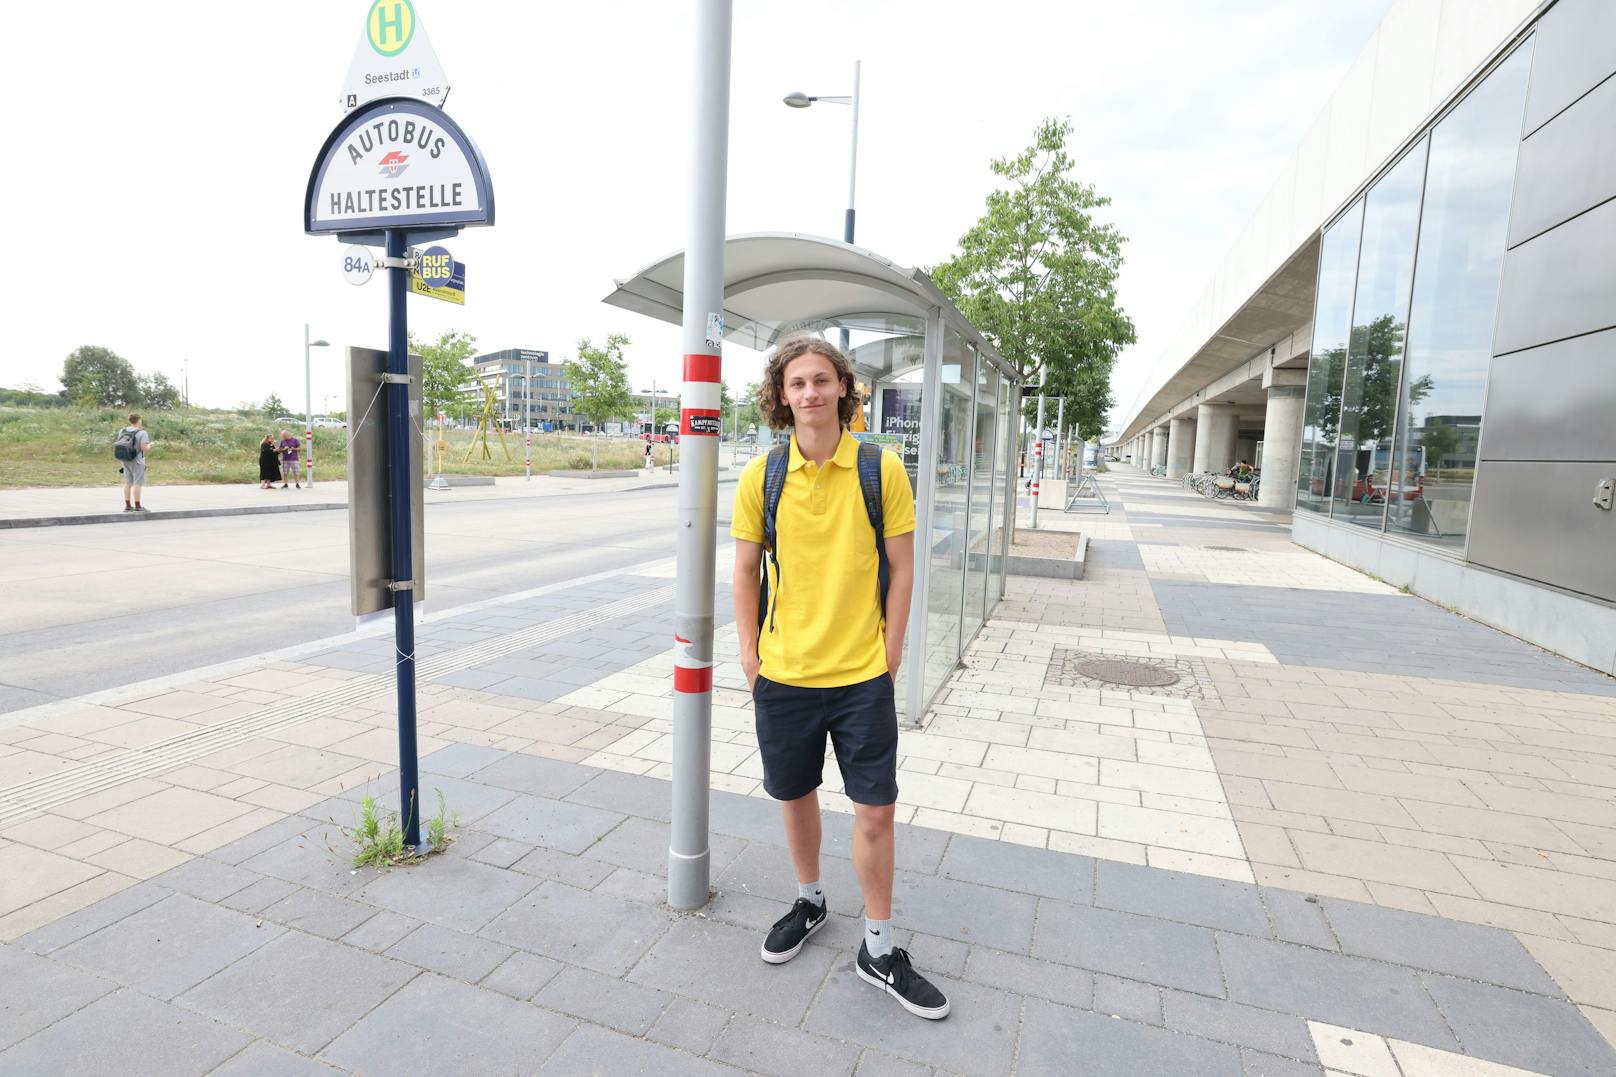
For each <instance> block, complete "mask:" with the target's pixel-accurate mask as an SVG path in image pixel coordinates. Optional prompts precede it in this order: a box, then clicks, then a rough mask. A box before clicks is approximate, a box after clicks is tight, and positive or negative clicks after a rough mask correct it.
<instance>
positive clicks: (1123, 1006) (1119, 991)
mask: <svg viewBox="0 0 1616 1077" xmlns="http://www.w3.org/2000/svg"><path fill="white" fill-rule="evenodd" d="M1094 1011H1095V1012H1096V1013H1103V1014H1105V1015H1107V1016H1109V1017H1121V1018H1123V1019H1124V1020H1127V1021H1137V1022H1139V1023H1140V1024H1143V1025H1159V1024H1161V1023H1162V999H1161V989H1160V988H1158V987H1157V986H1156V985H1155V984H1147V983H1140V982H1139V981H1138V980H1124V979H1121V978H1119V977H1116V976H1106V975H1103V974H1102V975H1099V976H1096V977H1095V978H1094Z"/></svg>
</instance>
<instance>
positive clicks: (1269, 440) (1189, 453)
mask: <svg viewBox="0 0 1616 1077" xmlns="http://www.w3.org/2000/svg"><path fill="white" fill-rule="evenodd" d="M1613 74H1616V4H1612V3H1611V2H1610V0H1558V2H1552V0H1398V2H1397V3H1396V4H1394V5H1393V6H1392V8H1391V10H1390V11H1389V12H1388V14H1387V16H1386V18H1385V20H1384V21H1383V22H1382V23H1381V25H1380V27H1379V28H1378V29H1377V30H1376V32H1375V34H1374V36H1373V37H1372V38H1371V39H1370V41H1369V43H1368V45H1367V46H1366V47H1365V48H1364V50H1363V52H1362V54H1361V55H1360V56H1359V57H1358V59H1357V60H1356V61H1355V62H1354V63H1353V65H1352V67H1351V68H1350V69H1349V70H1348V72H1347V75H1346V77H1345V78H1344V79H1343V80H1342V82H1341V85H1340V87H1339V88H1338V89H1337V90H1336V92H1335V94H1334V96H1333V97H1331V99H1330V102H1329V104H1328V105H1327V106H1326V108H1325V110H1324V112H1323V113H1322V114H1321V115H1320V116H1319V118H1318V120H1317V121H1315V123H1314V124H1313V126H1312V127H1311V128H1310V129H1309V131H1308V133H1307V135H1306V137H1305V138H1304V139H1303V141H1302V144H1301V146H1300V147H1299V148H1298V149H1297V151H1296V153H1295V154H1294V155H1293V156H1292V157H1291V159H1290V160H1289V161H1288V162H1287V163H1286V165H1285V167H1284V168H1283V169H1282V170H1281V172H1280V174H1279V176H1278V178H1277V179H1276V181H1275V183H1274V186H1273V188H1272V189H1271V190H1270V191H1269V193H1268V196H1267V198H1266V199H1265V200H1264V201H1263V203H1262V205H1261V207H1260V208H1259V209H1258V211H1257V213H1256V214H1255V215H1254V216H1253V217H1252V219H1251V221H1250V222H1249V223H1248V224H1247V226H1246V228H1245V230H1244V231H1243V232H1242V233H1241V234H1240V237H1239V239H1238V240H1237V241H1236V242H1235V245H1234V247H1233V248H1232V249H1231V251H1230V252H1229V255H1228V257H1227V259H1226V260H1225V262H1224V264H1223V265H1222V266H1221V267H1220V268H1219V269H1218V271H1217V272H1216V273H1215V274H1214V276H1213V279H1212V281H1211V283H1210V284H1209V285H1208V287H1207V289H1206V291H1205V292H1204V293H1203V294H1202V295H1201V297H1200V298H1199V299H1198V300H1197V301H1196V303H1195V304H1194V306H1193V307H1191V308H1190V310H1189V311H1188V312H1187V316H1186V318H1185V320H1184V323H1183V325H1182V327H1181V328H1180V329H1179V331H1178V333H1177V335H1176V336H1175V337H1174V338H1173V340H1172V341H1171V342H1170V343H1169V344H1168V346H1167V347H1166V348H1165V349H1164V350H1163V352H1162V353H1161V355H1160V358H1159V359H1158V361H1157V362H1156V364H1155V367H1154V369H1153V370H1152V371H1151V373H1150V376H1149V377H1148V378H1147V380H1146V382H1145V385H1144V389H1143V391H1142V392H1141V393H1140V394H1139V396H1138V398H1137V399H1135V400H1134V402H1133V404H1132V405H1131V407H1130V409H1129V410H1128V412H1127V413H1126V415H1125V418H1124V421H1123V423H1122V424H1121V427H1120V429H1119V431H1118V433H1117V435H1116V437H1115V440H1114V442H1113V445H1112V451H1113V453H1114V454H1115V455H1117V456H1119V457H1121V458H1123V459H1131V460H1132V461H1133V462H1134V463H1136V464H1138V465H1139V466H1147V465H1149V464H1161V465H1163V466H1164V467H1165V469H1166V474H1167V477H1168V478H1169V479H1173V478H1177V477H1179V476H1180V475H1182V474H1183V473H1184V471H1185V470H1187V469H1200V470H1204V469H1221V468H1223V467H1226V466H1228V464H1229V463H1231V462H1233V460H1235V459H1239V458H1245V459H1248V460H1252V461H1254V462H1257V463H1259V464H1260V466H1261V468H1262V473H1263V474H1262V487H1261V501H1262V502H1263V503H1264V504H1265V505H1267V506H1269V507H1271V508H1278V509H1287V508H1292V507H1293V506H1294V508H1295V512H1294V515H1293V525H1292V527H1293V535H1294V537H1295V539H1296V541H1298V542H1300V543H1302V544H1303V545H1306V546H1309V547H1311V548H1313V549H1317V550H1319V551H1321V552H1323V553H1325V554H1327V555H1329V556H1331V557H1334V558H1336V559H1337V560H1340V561H1344V562H1346V563H1348V564H1351V565H1353V566H1355V567H1358V568H1362V569H1364V570H1366V571H1368V572H1371V573H1373V574H1374V575H1376V576H1379V577H1381V578H1382V579H1385V580H1388V581H1390V582H1392V583H1394V584H1398V585H1402V586H1407V587H1409V588H1410V589H1412V590H1413V591H1415V592H1417V593H1419V594H1423V595H1426V596H1428V597H1430V598H1432V599H1434V600H1436V601H1439V602H1442V603H1444V604H1446V605H1449V606H1452V607H1455V608H1457V609H1459V610H1461V611H1463V612H1464V613H1467V614H1469V615H1470V616H1473V617H1475V618H1477V619H1478V620H1482V621H1485V622H1487V623H1489V624H1492V625H1494V626H1496V627H1499V628H1502V629H1504V630H1505V631H1507V632H1511V633H1513V634H1515V635H1518V636H1521V637H1523V638H1525V639H1528V640H1531V641H1532V642H1534V643H1538V644H1540V645H1542V646H1544V647H1548V648H1550V649H1552V650H1555V651H1558V652H1560V653H1562V654H1565V655H1567V656H1569V657H1572V658H1575V659H1577V660H1578V661H1581V662H1584V663H1587V664H1589V665H1591V666H1594V667H1595V668H1598V669H1601V670H1604V671H1606V672H1613V673H1616V557H1612V556H1611V555H1610V552H1611V551H1612V550H1616V513H1613V511H1612V509H1611V508H1609V507H1608V506H1609V504H1610V491H1611V486H1616V422H1613V421H1612V419H1611V415H1612V413H1613V411H1616V359H1613V355H1616V303H1613V302H1612V300H1611V298H1610V297H1611V296H1612V294H1616V292H1613V288H1612V286H1613V284H1616V152H1612V151H1611V150H1610V148H1609V147H1610V138H1609V132H1610V131H1611V130H1612V129H1613V128H1616V78H1612V77H1611V76H1612V75H1613Z"/></svg>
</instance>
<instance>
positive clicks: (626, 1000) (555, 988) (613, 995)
mask: <svg viewBox="0 0 1616 1077" xmlns="http://www.w3.org/2000/svg"><path fill="white" fill-rule="evenodd" d="M671 997H672V996H670V995H667V994H664V993H663V992H661V991H658V990H656V989H654V988H650V987H641V986H640V985H639V984H632V983H629V982H627V981H625V980H620V979H617V978H616V977H614V976H602V975H601V974H600V973H598V972H591V971H589V970H588V969H575V968H567V969H563V970H562V971H561V974H560V975H559V976H557V977H556V978H555V979H553V980H551V981H550V982H549V983H547V984H545V985H544V988H543V990H541V991H540V992H539V993H538V994H537V995H535V996H534V997H533V1003H534V1005H537V1006H544V1007H546V1008H547V1009H551V1010H556V1011H558V1012H560V1013H564V1014H567V1015H569V1016H571V1017H581V1018H583V1019H584V1020H586V1021H593V1022H595V1024H597V1025H605V1026H606V1027H607V1028H615V1029H617V1031H619V1032H626V1033H628V1034H629V1035H630V1036H643V1035H644V1034H645V1033H646V1032H648V1031H649V1030H650V1028H651V1026H652V1025H654V1024H656V1021H657V1018H658V1017H661V1016H662V1011H663V1009H664V1008H666V1007H667V1005H668V1002H669V1000H670V999H671Z"/></svg>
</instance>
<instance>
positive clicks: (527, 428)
mask: <svg viewBox="0 0 1616 1077" xmlns="http://www.w3.org/2000/svg"><path fill="white" fill-rule="evenodd" d="M522 365H523V367H525V368H526V369H525V370H524V371H523V373H521V374H518V373H516V371H514V370H507V371H505V380H506V382H507V383H508V382H510V381H512V380H513V379H516V378H521V379H522V436H523V437H524V438H526V439H527V442H526V444H527V464H526V469H527V480H528V481H529V482H532V481H533V360H531V359H523V360H522ZM510 417H511V394H510V390H509V389H507V390H506V392H505V420H506V422H509V421H510Z"/></svg>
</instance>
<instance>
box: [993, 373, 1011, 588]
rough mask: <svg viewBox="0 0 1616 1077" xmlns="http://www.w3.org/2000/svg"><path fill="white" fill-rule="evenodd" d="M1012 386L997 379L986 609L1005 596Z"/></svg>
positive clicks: (1004, 378)
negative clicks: (995, 432)
mask: <svg viewBox="0 0 1616 1077" xmlns="http://www.w3.org/2000/svg"><path fill="white" fill-rule="evenodd" d="M1015 391H1016V390H1015V385H1014V383H1012V382H1011V380H1010V379H1009V378H1006V377H1000V378H999V392H998V398H999V399H998V406H997V413H998V428H997V434H996V438H995V440H996V442H997V446H998V447H997V450H996V451H995V452H994V454H993V519H992V522H991V523H990V524H989V527H990V532H989V534H990V537H989V540H988V551H989V552H988V610H989V612H992V610H993V604H994V603H995V602H997V601H998V600H999V599H1000V598H1001V597H1002V596H1003V595H1004V570H1005V549H1006V544H1007V543H1008V542H1009V541H1010V535H1009V532H1007V531H1006V530H1005V526H1004V522H1005V516H1006V514H1007V512H1010V511H1013V508H1014V505H1015V497H1014V495H1013V494H1012V493H1011V492H1010V486H1009V484H1010V474H1009V471H1010V461H1011V460H1012V459H1013V458H1014V457H1015V440H1014V439H1015V436H1016V433H1015V426H1016V424H1015V423H1014V422H1013V421H1012V417H1011V415H1010V407H1011V404H1010V402H1011V400H1012V399H1013V398H1014V396H1015Z"/></svg>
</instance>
